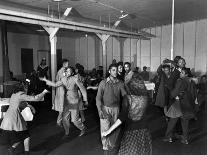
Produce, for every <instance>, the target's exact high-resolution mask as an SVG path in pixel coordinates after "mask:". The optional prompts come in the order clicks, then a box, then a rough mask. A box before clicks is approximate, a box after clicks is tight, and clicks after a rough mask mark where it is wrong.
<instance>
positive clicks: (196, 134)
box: [0, 108, 207, 155]
mask: <svg viewBox="0 0 207 155" xmlns="http://www.w3.org/2000/svg"><path fill="white" fill-rule="evenodd" d="M56 116H57V113H55V112H53V111H47V110H44V109H42V110H41V112H40V113H39V114H38V116H36V119H35V120H34V122H33V124H30V128H31V130H30V131H31V155H46V154H49V155H102V154H103V151H102V149H101V142H100V133H99V123H98V119H97V118H96V115H95V114H93V112H91V111H89V112H87V118H86V122H87V123H86V126H87V128H88V131H87V134H86V135H85V136H83V137H78V134H79V131H78V130H77V129H76V128H75V127H74V126H72V127H71V132H70V136H69V137H68V138H67V139H64V140H63V139H62V137H63V135H64V132H63V130H62V129H61V128H59V127H57V126H56V120H55V119H56ZM149 117H150V118H149V119H150V121H149V126H150V130H151V133H152V137H153V155H206V154H207V113H201V114H199V116H198V120H197V121H191V123H190V139H191V142H190V144H189V145H184V144H181V143H180V142H179V141H175V142H173V143H166V142H162V140H161V138H162V136H163V135H164V132H165V128H166V121H165V119H164V117H161V116H160V114H159V110H158V109H156V108H152V110H149ZM21 150H22V147H21V146H19V148H18V149H17V150H16V154H20V153H21ZM2 154H6V146H0V155H2Z"/></svg>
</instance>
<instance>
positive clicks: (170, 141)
mask: <svg viewBox="0 0 207 155" xmlns="http://www.w3.org/2000/svg"><path fill="white" fill-rule="evenodd" d="M162 141H163V142H169V143H172V142H173V140H172V138H171V137H166V138H163V139H162Z"/></svg>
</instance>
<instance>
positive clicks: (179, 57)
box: [173, 55, 182, 64]
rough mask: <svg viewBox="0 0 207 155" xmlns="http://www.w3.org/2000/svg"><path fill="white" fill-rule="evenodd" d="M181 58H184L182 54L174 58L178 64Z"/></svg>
mask: <svg viewBox="0 0 207 155" xmlns="http://www.w3.org/2000/svg"><path fill="white" fill-rule="evenodd" d="M181 58H182V57H181V56H179V55H177V56H176V57H175V58H174V59H173V61H174V62H175V63H176V64H177V63H178V60H179V59H181Z"/></svg>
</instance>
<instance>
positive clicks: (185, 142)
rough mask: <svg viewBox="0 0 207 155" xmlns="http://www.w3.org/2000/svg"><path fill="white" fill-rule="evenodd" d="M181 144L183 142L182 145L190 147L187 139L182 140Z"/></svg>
mask: <svg viewBox="0 0 207 155" xmlns="http://www.w3.org/2000/svg"><path fill="white" fill-rule="evenodd" d="M180 142H181V143H182V144H185V145H188V144H189V142H188V140H187V139H181V141H180Z"/></svg>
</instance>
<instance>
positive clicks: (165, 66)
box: [162, 64, 170, 70]
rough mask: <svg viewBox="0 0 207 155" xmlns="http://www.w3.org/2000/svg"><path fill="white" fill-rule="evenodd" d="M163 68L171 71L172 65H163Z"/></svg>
mask: <svg viewBox="0 0 207 155" xmlns="http://www.w3.org/2000/svg"><path fill="white" fill-rule="evenodd" d="M162 68H163V69H164V68H168V69H169V70H170V65H168V64H164V65H162Z"/></svg>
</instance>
